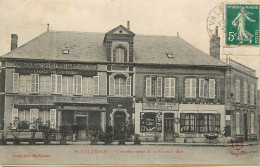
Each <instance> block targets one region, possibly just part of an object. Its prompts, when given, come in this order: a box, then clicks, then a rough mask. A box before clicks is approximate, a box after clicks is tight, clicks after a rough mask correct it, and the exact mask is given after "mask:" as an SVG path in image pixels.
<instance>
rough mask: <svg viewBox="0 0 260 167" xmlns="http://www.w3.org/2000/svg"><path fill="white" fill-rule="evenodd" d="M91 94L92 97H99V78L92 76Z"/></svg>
mask: <svg viewBox="0 0 260 167" xmlns="http://www.w3.org/2000/svg"><path fill="white" fill-rule="evenodd" d="M93 86H94V88H93V89H94V90H93V94H94V95H99V76H94V77H93Z"/></svg>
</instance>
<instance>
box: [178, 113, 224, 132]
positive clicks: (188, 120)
mask: <svg viewBox="0 0 260 167" xmlns="http://www.w3.org/2000/svg"><path fill="white" fill-rule="evenodd" d="M180 117H181V119H180V123H181V126H180V127H181V132H182V133H184V132H198V133H205V132H212V133H219V132H220V114H208V113H207V114H206V113H205V114H203V113H198V114H194V113H185V114H181V115H180Z"/></svg>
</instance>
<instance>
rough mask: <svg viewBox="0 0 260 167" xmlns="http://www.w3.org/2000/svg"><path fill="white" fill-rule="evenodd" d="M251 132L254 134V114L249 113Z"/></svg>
mask: <svg viewBox="0 0 260 167" xmlns="http://www.w3.org/2000/svg"><path fill="white" fill-rule="evenodd" d="M251 134H255V114H254V113H253V112H252V113H251Z"/></svg>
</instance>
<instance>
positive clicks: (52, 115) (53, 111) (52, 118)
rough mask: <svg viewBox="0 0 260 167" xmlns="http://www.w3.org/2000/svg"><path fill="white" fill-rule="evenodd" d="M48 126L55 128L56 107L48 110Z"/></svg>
mask: <svg viewBox="0 0 260 167" xmlns="http://www.w3.org/2000/svg"><path fill="white" fill-rule="evenodd" d="M50 127H51V128H56V109H51V110H50Z"/></svg>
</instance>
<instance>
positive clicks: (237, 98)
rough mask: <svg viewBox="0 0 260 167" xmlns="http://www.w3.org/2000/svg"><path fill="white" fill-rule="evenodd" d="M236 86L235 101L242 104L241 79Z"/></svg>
mask: <svg viewBox="0 0 260 167" xmlns="http://www.w3.org/2000/svg"><path fill="white" fill-rule="evenodd" d="M235 83H236V85H235V101H236V102H237V103H239V102H240V96H241V95H240V91H241V88H240V79H239V78H236V82H235Z"/></svg>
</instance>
